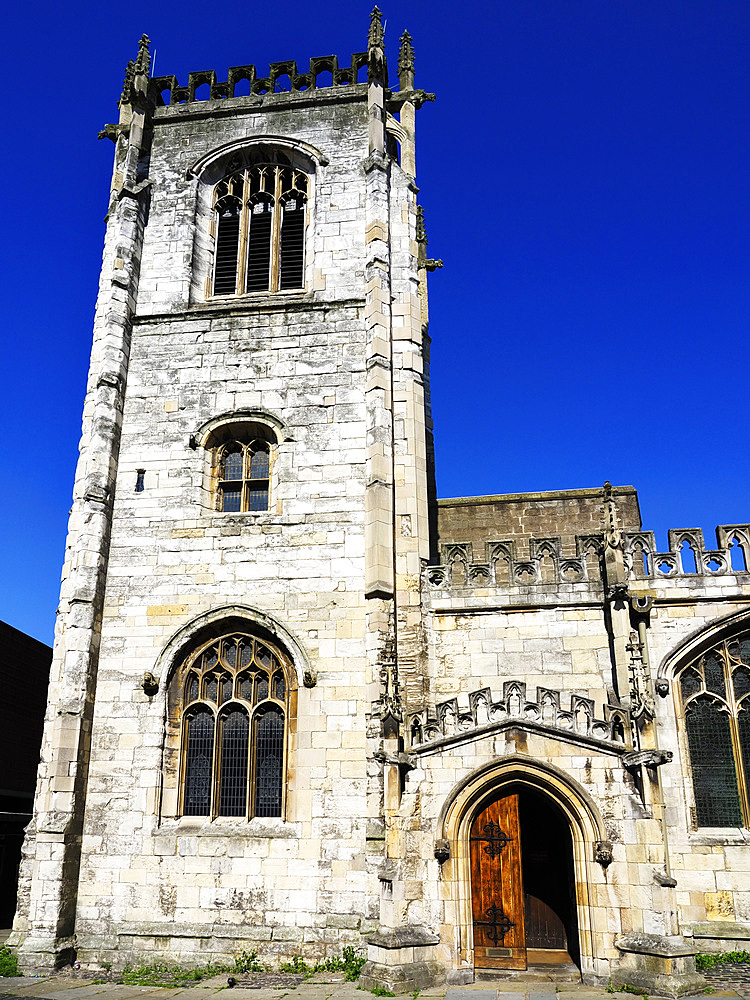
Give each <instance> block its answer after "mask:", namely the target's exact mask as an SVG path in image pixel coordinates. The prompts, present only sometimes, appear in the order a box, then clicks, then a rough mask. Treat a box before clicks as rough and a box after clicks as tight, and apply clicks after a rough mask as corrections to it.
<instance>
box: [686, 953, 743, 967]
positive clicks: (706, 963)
mask: <svg viewBox="0 0 750 1000" xmlns="http://www.w3.org/2000/svg"><path fill="white" fill-rule="evenodd" d="M740 962H750V951H717V952H711V953H709V954H701V953H699V954H697V955H696V956H695V967H696V969H698V971H699V972H709V971H710V970H711V969H715V968H716V966H717V965H738V964H739V963H740Z"/></svg>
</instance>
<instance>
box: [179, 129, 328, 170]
mask: <svg viewBox="0 0 750 1000" xmlns="http://www.w3.org/2000/svg"><path fill="white" fill-rule="evenodd" d="M253 146H275V147H276V148H277V149H284V150H286V151H287V152H289V153H297V154H298V155H302V156H303V157H305V158H306V159H308V160H310V161H311V164H312V165H313V166H314V167H319V166H320V167H325V166H327V165H328V163H329V162H330V161H329V159H328V157H327V156H326V155H325V153H323V152H321V150H319V149H318V148H317V146H313V145H311V144H310V143H309V142H301V141H300V140H299V139H290V138H288V137H287V136H281V135H254V136H251V137H246V138H244V139H235V140H234V141H233V142H227V143H225V144H224V145H223V146H217V147H216V149H212V150H211V151H210V152H208V153H204V155H203V156H201V157H200V158H199V159H197V160H195V162H194V163H193V164H192V165H191V166H190V167H189V168H188V170H187V174H186V180H192V179H193V178H195V177H201V175H202V174H204V173H205V172H206V171H207V170H210V169H211V168H212V167H214V166H216V165H217V164H218V163H219V162H220V161H221V160H223V159H224V158H225V157H228V156H231V155H232V153H236V152H238V151H239V150H240V149H251V148H252V147H253Z"/></svg>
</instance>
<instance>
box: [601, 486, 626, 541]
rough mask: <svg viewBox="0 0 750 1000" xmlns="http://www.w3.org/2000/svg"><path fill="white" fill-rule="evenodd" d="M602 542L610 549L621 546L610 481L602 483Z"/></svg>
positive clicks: (615, 505)
mask: <svg viewBox="0 0 750 1000" xmlns="http://www.w3.org/2000/svg"><path fill="white" fill-rule="evenodd" d="M604 544H605V546H608V547H609V548H611V549H619V548H622V532H621V531H620V525H619V519H618V517H617V504H616V503H615V499H614V495H613V492H612V483H610V482H609V480H607V482H606V483H605V484H604Z"/></svg>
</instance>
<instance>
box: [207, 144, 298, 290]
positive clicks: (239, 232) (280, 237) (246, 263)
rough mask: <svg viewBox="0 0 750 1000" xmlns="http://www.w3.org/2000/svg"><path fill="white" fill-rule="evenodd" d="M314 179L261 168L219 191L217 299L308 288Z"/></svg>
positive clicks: (236, 176) (233, 177)
mask: <svg viewBox="0 0 750 1000" xmlns="http://www.w3.org/2000/svg"><path fill="white" fill-rule="evenodd" d="M308 194H309V178H308V175H307V174H306V173H305V171H303V170H298V169H295V168H294V167H291V166H283V165H279V164H273V163H257V164H253V165H252V166H250V167H247V168H245V169H243V170H238V171H235V172H234V173H232V174H230V175H229V176H227V177H225V178H224V179H223V180H221V181H219V183H218V184H217V185H216V187H215V189H214V220H213V227H214V233H213V235H214V240H215V246H214V269H213V286H212V293H213V295H243V294H245V293H247V292H278V291H293V290H296V289H302V288H304V284H305V233H306V229H307V201H308Z"/></svg>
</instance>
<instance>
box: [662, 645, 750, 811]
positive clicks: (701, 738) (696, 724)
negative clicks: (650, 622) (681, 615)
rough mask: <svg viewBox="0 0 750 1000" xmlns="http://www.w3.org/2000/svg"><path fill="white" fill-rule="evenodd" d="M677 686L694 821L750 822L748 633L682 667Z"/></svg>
mask: <svg viewBox="0 0 750 1000" xmlns="http://www.w3.org/2000/svg"><path fill="white" fill-rule="evenodd" d="M679 688H680V697H681V699H682V709H683V713H684V719H685V731H686V735H687V744H688V750H689V753H690V767H691V772H692V778H693V792H694V795H695V821H696V825H697V826H703V827H740V826H745V827H747V826H750V796H749V794H748V784H749V782H750V632H747V633H743V634H742V635H740V636H735V637H733V638H731V639H727V640H725V641H724V642H722V643H720V644H719V645H717V646H715V647H714V648H713V649H710V650H708V652H706V653H704V654H703V655H702V656H700V657H698V658H697V659H696V660H694V661H693V662H692V663H690V664H688V665H687V666H686V667H684V668H683V669H682V670H681V672H680V674H679Z"/></svg>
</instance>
